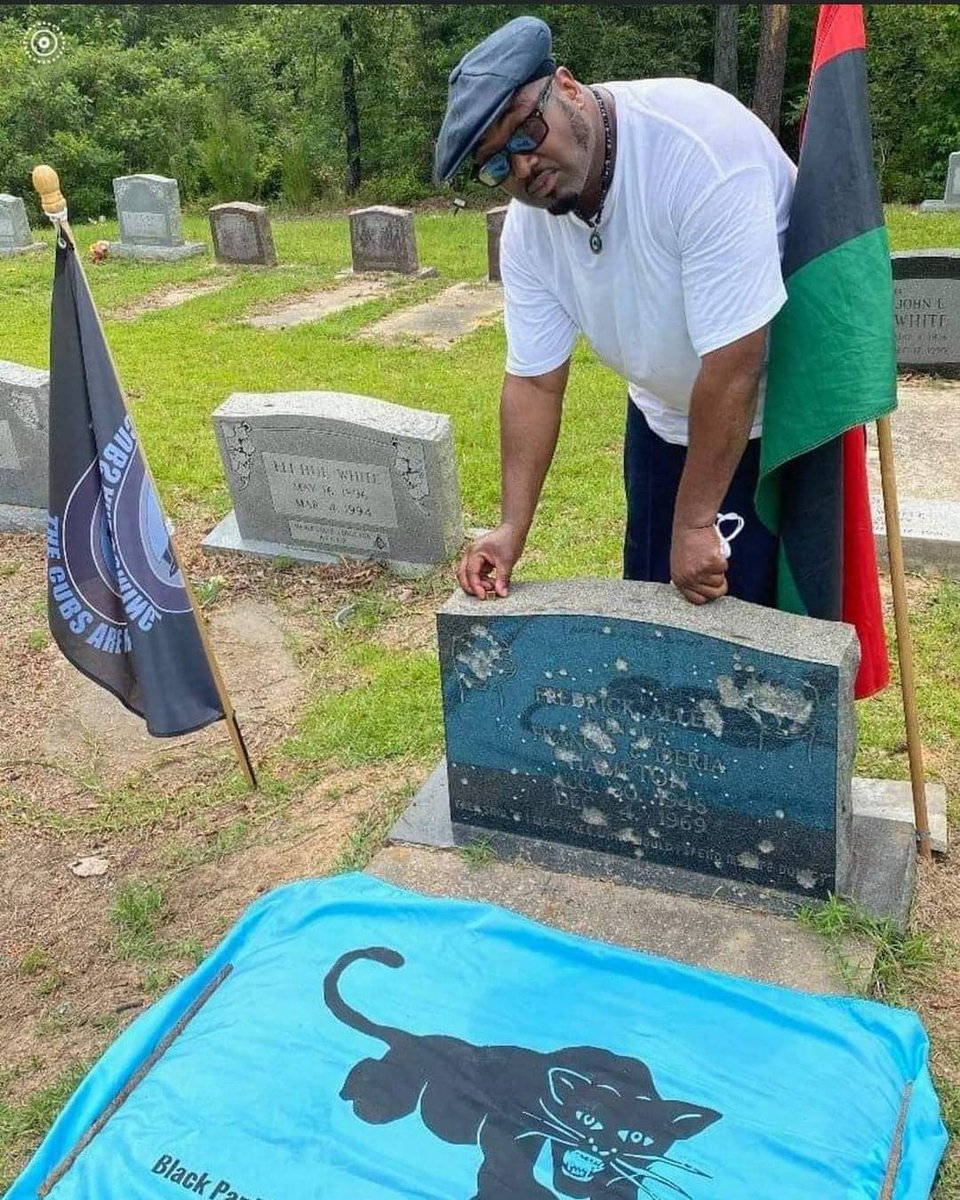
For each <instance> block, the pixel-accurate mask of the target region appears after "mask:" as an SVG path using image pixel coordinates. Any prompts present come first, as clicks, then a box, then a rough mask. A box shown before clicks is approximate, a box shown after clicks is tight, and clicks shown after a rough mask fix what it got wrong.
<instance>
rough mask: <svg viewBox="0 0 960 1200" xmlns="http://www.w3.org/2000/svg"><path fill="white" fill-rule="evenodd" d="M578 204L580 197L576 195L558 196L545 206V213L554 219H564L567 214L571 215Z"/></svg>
mask: <svg viewBox="0 0 960 1200" xmlns="http://www.w3.org/2000/svg"><path fill="white" fill-rule="evenodd" d="M579 203H580V197H579V196H577V195H570V196H558V197H557V199H556V200H554V201H553V202H552V203H550V204H548V205H547V212H548V213H550V215H551V216H554V217H565V216H566V215H567V213H572V212H573V210H574V209H575V208H576V207H577V205H578V204H579Z"/></svg>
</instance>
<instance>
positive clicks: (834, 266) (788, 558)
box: [757, 4, 897, 698]
mask: <svg viewBox="0 0 960 1200" xmlns="http://www.w3.org/2000/svg"><path fill="white" fill-rule="evenodd" d="M783 274H784V282H785V284H786V289H787V297H788V299H787V303H786V304H785V305H784V307H783V309H782V310H781V311H780V313H779V314H778V315H777V316H776V317H775V318H774V321H773V324H772V326H771V332H770V362H769V372H768V377H767V391H766V401H765V406H764V416H763V436H762V439H761V445H760V482H759V484H758V487H757V512H758V514H759V515H760V517H761V519H762V520H763V521H764V522H765V524H766V525H767V526H768V527H769V528H770V529H771V530H772V531H773V532H775V533H778V534H779V536H780V557H779V563H778V573H777V606H778V607H779V608H781V609H785V610H787V611H789V612H798V613H806V614H807V615H808V616H812V617H822V618H825V619H827V620H843V621H847V622H849V623H850V624H852V625H854V626H855V627H856V630H857V633H858V635H859V638H860V671H859V674H858V676H857V681H856V695H857V697H858V698H862V697H864V696H869V695H872V694H873V693H874V692H877V691H879V690H880V689H881V688H883V687H886V685H887V683H888V682H889V678H890V667H889V661H888V658H887V644H886V637H885V633H884V628H883V610H882V606H881V602H880V586H879V579H878V575H877V561H876V549H875V547H874V541H873V528H872V521H871V515H870V497H869V492H868V487H867V471H866V434H865V430H864V428H863V426H864V425H865V424H866V423H867V422H869V421H874V420H876V419H877V418H879V417H882V416H885V415H886V414H887V413H889V412H891V411H892V410H893V409H894V408H896V403H897V393H896V334H895V327H894V321H893V279H892V273H891V266H890V246H889V244H888V241H887V232H886V228H885V226H884V223H883V208H882V207H881V204H880V195H879V192H878V189H877V181H876V176H875V174H874V169H873V156H872V148H871V137H870V118H869V111H868V106H867V76H866V35H865V30H864V22H863V6H862V5H859V4H822V5H821V6H820V16H819V21H818V24H817V36H816V43H815V47H814V54H813V68H812V73H811V78H810V90H809V96H808V101H807V110H806V117H805V124H804V131H803V138H802V142H801V149H800V163H799V167H798V170H797V182H796V190H795V192H794V196H793V207H792V210H791V214H790V226H789V229H788V230H787V236H786V243H785V246H784V257H783Z"/></svg>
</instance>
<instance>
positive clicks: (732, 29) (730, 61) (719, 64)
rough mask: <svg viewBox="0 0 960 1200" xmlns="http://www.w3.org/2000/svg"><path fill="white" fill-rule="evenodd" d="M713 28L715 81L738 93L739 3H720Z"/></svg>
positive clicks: (733, 92)
mask: <svg viewBox="0 0 960 1200" xmlns="http://www.w3.org/2000/svg"><path fill="white" fill-rule="evenodd" d="M716 9H717V17H716V23H715V25H714V29H713V82H714V83H715V84H716V85H717V87H721V88H723V89H724V90H725V91H728V92H731V93H732V94H733V95H734V96H735V95H736V94H737V16H738V15H739V12H740V5H739V4H718V5H717V6H716Z"/></svg>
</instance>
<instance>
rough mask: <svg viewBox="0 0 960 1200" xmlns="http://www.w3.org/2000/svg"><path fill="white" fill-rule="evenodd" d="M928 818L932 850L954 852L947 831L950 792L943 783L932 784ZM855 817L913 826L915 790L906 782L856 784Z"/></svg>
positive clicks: (928, 789) (862, 781) (860, 781)
mask: <svg viewBox="0 0 960 1200" xmlns="http://www.w3.org/2000/svg"><path fill="white" fill-rule="evenodd" d="M926 792H927V816H928V817H929V819H930V848H931V849H932V850H933V852H934V853H935V854H946V853H947V851H948V850H949V849H950V841H949V832H948V829H947V789H946V788H945V787H944V786H943V784H942V783H928V784H927V786H926ZM852 797H853V815H854V816H855V817H885V818H886V819H887V820H890V821H902V822H905V823H906V824H907V825H912V823H913V790H912V788H911V786H910V783H909V781H908V780H906V779H861V778H859V777H856V776H855V777H854V780H853V789H852Z"/></svg>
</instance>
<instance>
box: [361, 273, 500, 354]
mask: <svg viewBox="0 0 960 1200" xmlns="http://www.w3.org/2000/svg"><path fill="white" fill-rule="evenodd" d="M502 311H503V292H502V290H501V289H500V288H499V287H498V286H496V285H491V284H483V283H480V284H472V283H457V284H454V285H453V287H449V288H447V289H446V290H445V291H442V292H441V293H440V295H439V296H435V297H434V298H433V299H432V300H427V301H425V302H424V303H423V304H416V305H414V306H413V307H411V308H404V309H401V310H400V311H399V312H395V313H391V314H390V316H388V317H384V318H383V319H382V320H381V321H377V322H376V324H374V325H370V326H368V328H366V329H364V330H363V331H362V332H361V333H360V334H359V336H360V337H361V338H364V339H368V340H373V341H380V342H395V341H402V340H403V339H404V338H414V339H415V340H416V341H418V342H420V343H421V344H422V345H424V346H428V347H430V348H431V349H434V350H447V349H449V348H450V347H451V346H453V345H454V344H455V343H456V342H457V341H458V340H459V339H460V338H462V337H466V336H467V335H468V334H470V333H473V332H474V331H475V330H476V329H478V328H479V327H480V326H481V325H484V324H487V323H488V322H489V321H490V320H491V319H492V318H495V317H499V316H500V314H501V312H502Z"/></svg>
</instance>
